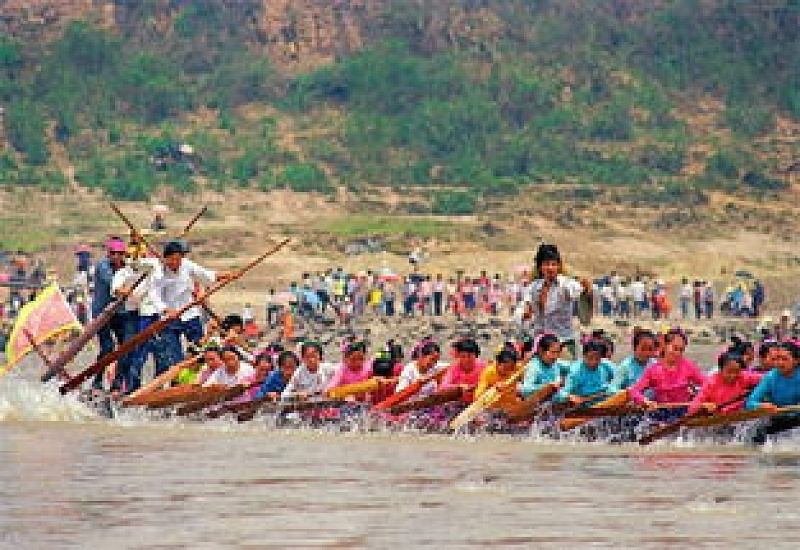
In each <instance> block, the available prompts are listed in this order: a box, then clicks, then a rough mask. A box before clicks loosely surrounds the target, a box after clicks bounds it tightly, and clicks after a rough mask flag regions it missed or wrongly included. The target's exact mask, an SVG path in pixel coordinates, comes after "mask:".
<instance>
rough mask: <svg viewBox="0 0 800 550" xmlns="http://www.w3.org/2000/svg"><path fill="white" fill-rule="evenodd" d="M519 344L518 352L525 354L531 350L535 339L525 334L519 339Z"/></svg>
mask: <svg viewBox="0 0 800 550" xmlns="http://www.w3.org/2000/svg"><path fill="white" fill-rule="evenodd" d="M520 344H521V345H520V352H521V353H522V354H525V353H529V352H532V351H533V345H534V344H535V341H534V339H533V338H531V337H530V336H525V337H524V338H522V340H521V341H520Z"/></svg>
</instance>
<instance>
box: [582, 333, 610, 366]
mask: <svg viewBox="0 0 800 550" xmlns="http://www.w3.org/2000/svg"><path fill="white" fill-rule="evenodd" d="M606 353H608V346H606V343H605V342H604V341H603V340H598V339H591V340H589V341H587V342H586V343H585V344H583V362H584V363H586V366H587V367H589V368H590V369H596V368H597V367H599V366H600V361H602V360H603V358H605V356H606Z"/></svg>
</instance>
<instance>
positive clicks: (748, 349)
mask: <svg viewBox="0 0 800 550" xmlns="http://www.w3.org/2000/svg"><path fill="white" fill-rule="evenodd" d="M728 351H732V352H733V353H736V354H738V355H741V356H742V358H743V359H744V362H745V364H746V365H751V364H753V361H755V358H756V350H755V346H753V343H752V342H750V341H748V340H745V339H744V338H742V337H741V336H732V337H731V345H730V348H728Z"/></svg>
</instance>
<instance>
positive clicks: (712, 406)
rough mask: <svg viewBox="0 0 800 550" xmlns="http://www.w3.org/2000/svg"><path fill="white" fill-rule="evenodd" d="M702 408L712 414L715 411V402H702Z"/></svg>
mask: <svg viewBox="0 0 800 550" xmlns="http://www.w3.org/2000/svg"><path fill="white" fill-rule="evenodd" d="M702 409H703V410H705V411H706V412H708V413H711V414H714V413H715V412H717V409H718V407H717V404H716V403H703V405H702Z"/></svg>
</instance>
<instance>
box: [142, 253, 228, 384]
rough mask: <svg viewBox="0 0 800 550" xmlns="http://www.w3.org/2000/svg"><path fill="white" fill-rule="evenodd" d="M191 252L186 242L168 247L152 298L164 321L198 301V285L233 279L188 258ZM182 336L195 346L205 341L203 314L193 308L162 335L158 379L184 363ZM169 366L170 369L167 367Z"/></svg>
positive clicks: (151, 287) (157, 274)
mask: <svg viewBox="0 0 800 550" xmlns="http://www.w3.org/2000/svg"><path fill="white" fill-rule="evenodd" d="M188 252H189V248H188V246H187V245H186V243H184V242H183V241H180V240H173V241H169V242H168V243H167V244H166V245H164V254H163V256H164V259H163V261H162V262H161V265H160V266H159V269H158V270H157V272H156V273H154V274H153V281H152V283H151V285H150V292H149V297H150V300H151V301H152V304H153V307H154V309H155V311H156V312H157V313H158V314H159V315H160V316H161V317H169V316H170V315H172V314H174V313H175V312H176V311H177V310H179V309H181V308H183V307H184V306H186V305H187V304H189V303H191V302H193V301H194V299H195V297H194V292H195V285H196V284H200V285H203V286H210V285H212V284H214V283H215V282H217V281H224V280H227V279H230V278H231V275H230V274H228V273H225V274H223V273H216V272H214V271H211V270H208V269H206V268H204V267H202V266H200V265H198V264H196V263H194V262H193V261H191V260H188V259H187V258H186V255H187V254H188ZM181 336H184V337H185V338H186V339H187V340H189V341H190V342H193V343H195V344H196V343H198V342H199V341H200V340H201V338H202V337H203V322H202V318H201V310H200V308H199V307H197V306H195V307H192V308H189V309H188V310H186V311H185V312H183V314H182V315H181V316H180V318H178V319H175V320H174V321H173V322H172V323H170V325H169V326H168V327H167V328H166V329H164V331H163V332H162V333H161V335H160V337H161V342H162V344H163V345H161V346H157V349H156V354H157V356H160V357H158V360H157V362H156V376H158V375H159V374H161V372H163V370H161V371H160V370H159V369H162V368H163V369H166V368H167V367H168V366H169V365H174V364H176V363H178V362H180V361H183V359H184V354H183V344H182V342H181ZM164 365H166V366H167V367H165V366H164Z"/></svg>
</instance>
